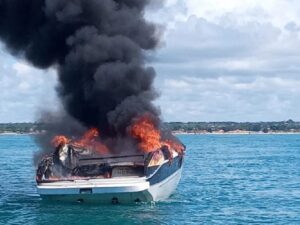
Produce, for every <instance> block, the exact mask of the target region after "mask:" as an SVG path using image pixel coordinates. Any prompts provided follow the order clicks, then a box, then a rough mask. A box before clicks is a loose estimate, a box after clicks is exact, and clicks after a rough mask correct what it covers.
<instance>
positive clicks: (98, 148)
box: [36, 118, 185, 203]
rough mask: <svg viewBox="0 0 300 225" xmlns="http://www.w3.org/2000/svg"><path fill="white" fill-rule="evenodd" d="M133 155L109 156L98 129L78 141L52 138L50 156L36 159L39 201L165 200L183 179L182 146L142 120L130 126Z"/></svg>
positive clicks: (109, 201)
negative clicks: (52, 151)
mask: <svg viewBox="0 0 300 225" xmlns="http://www.w3.org/2000/svg"><path fill="white" fill-rule="evenodd" d="M130 134H131V135H132V137H133V138H135V139H136V140H137V141H138V142H137V148H138V149H139V151H136V153H135V154H131V155H129V154H123V155H122V154H117V155H116V154H112V153H110V151H109V149H108V148H107V146H105V145H104V144H103V143H101V142H100V141H99V139H98V137H99V132H98V131H97V130H96V129H91V130H89V131H88V132H87V133H86V134H85V135H84V136H83V138H81V139H80V140H78V141H74V140H70V139H68V138H67V137H64V136H56V137H55V138H54V139H53V141H52V144H53V145H54V146H56V148H55V151H54V153H53V154H51V155H49V156H46V157H44V158H43V159H42V161H41V162H40V163H39V166H38V169H37V175H36V181H37V189H38V193H39V194H40V195H41V197H42V198H43V199H47V200H55V201H66V202H75V201H76V202H100V203H134V202H149V201H160V200H164V199H167V198H168V197H169V196H170V195H171V194H172V193H173V192H174V190H175V189H176V187H177V185H178V182H179V180H180V177H181V171H182V165H183V159H184V152H185V147H184V145H182V144H181V143H180V142H179V141H175V140H167V139H166V140H162V138H161V135H160V132H159V131H158V130H156V129H155V128H154V126H153V124H151V121H148V120H147V119H145V118H142V119H140V120H139V121H137V122H136V123H135V124H134V125H133V126H132V129H131V130H130Z"/></svg>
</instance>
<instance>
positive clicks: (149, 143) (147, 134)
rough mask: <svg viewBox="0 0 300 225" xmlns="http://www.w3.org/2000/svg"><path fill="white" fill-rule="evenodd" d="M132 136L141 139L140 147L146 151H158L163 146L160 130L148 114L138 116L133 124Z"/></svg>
mask: <svg viewBox="0 0 300 225" xmlns="http://www.w3.org/2000/svg"><path fill="white" fill-rule="evenodd" d="M130 133H131V135H132V137H134V138H136V139H137V140H138V141H139V148H140V149H141V150H142V151H144V152H146V153H149V152H153V151H156V150H157V149H159V148H160V147H161V143H160V132H159V130H158V129H156V128H155V126H154V122H153V120H152V119H151V117H150V116H149V115H148V114H145V115H144V116H142V117H140V118H138V119H137V120H136V121H135V122H134V124H133V125H132V126H131V130H130Z"/></svg>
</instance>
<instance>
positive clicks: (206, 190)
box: [0, 135, 300, 225]
mask: <svg viewBox="0 0 300 225" xmlns="http://www.w3.org/2000/svg"><path fill="white" fill-rule="evenodd" d="M179 138H180V139H181V140H182V142H183V143H184V144H185V145H186V146H187V152H186V156H185V162H184V171H183V176H182V179H181V182H180V184H179V186H178V188H177V191H176V193H175V194H174V195H173V196H172V197H171V198H170V199H168V200H167V201H164V202H159V203H148V204H142V203H141V204H136V205H87V204H79V203H78V204H77V203H74V204H62V203H60V204H58V203H51V202H44V201H42V200H41V199H40V197H39V195H38V194H37V192H36V186H35V185H36V184H35V166H34V163H33V159H32V158H33V154H34V152H36V151H37V150H38V146H37V145H36V144H35V142H34V138H33V137H32V136H26V135H25V136H0V224H1V225H2V224H26V225H27V224H28V225H31V224H53V225H56V224H70V225H77V224H80V225H85V224H91V225H97V224H120V225H126V224H265V223H269V224H300V135H180V136H179Z"/></svg>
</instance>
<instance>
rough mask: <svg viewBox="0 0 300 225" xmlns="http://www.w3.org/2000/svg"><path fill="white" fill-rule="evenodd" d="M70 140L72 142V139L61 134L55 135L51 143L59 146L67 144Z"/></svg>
mask: <svg viewBox="0 0 300 225" xmlns="http://www.w3.org/2000/svg"><path fill="white" fill-rule="evenodd" d="M69 142H70V140H69V139H68V138H67V137H65V136H63V135H60V136H55V137H54V138H53V139H52V141H51V144H52V145H53V146H54V147H55V148H57V147H58V146H60V145H66V144H68V143H69Z"/></svg>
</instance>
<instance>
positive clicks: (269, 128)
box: [165, 120, 300, 133]
mask: <svg viewBox="0 0 300 225" xmlns="http://www.w3.org/2000/svg"><path fill="white" fill-rule="evenodd" d="M165 126H166V127H167V128H169V129H171V130H172V131H177V132H187V133H205V132H208V133H212V132H225V133H227V132H263V133H269V132H274V133H275V132H300V122H294V121H293V120H288V121H281V122H255V123H254V122H252V123H251V122H243V123H237V122H188V123H181V122H170V123H165Z"/></svg>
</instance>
